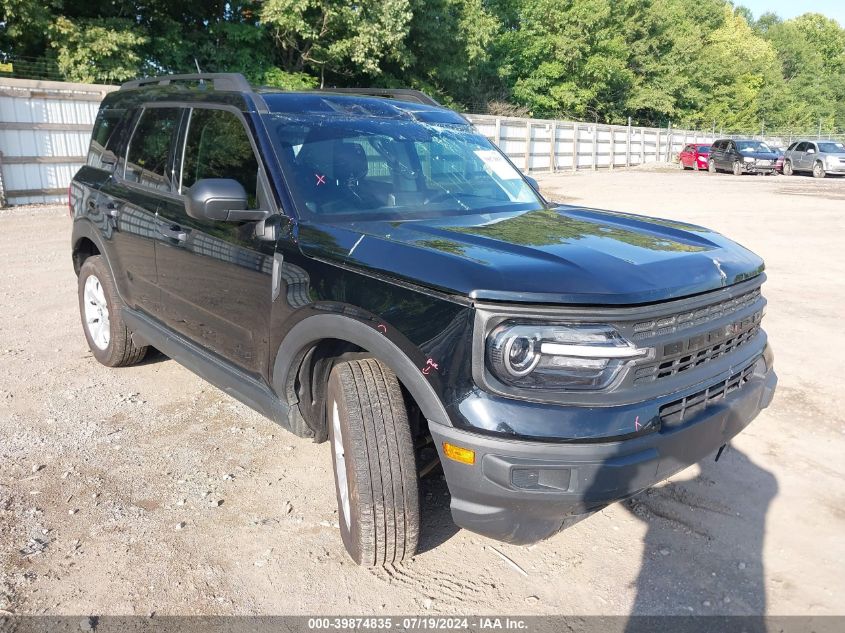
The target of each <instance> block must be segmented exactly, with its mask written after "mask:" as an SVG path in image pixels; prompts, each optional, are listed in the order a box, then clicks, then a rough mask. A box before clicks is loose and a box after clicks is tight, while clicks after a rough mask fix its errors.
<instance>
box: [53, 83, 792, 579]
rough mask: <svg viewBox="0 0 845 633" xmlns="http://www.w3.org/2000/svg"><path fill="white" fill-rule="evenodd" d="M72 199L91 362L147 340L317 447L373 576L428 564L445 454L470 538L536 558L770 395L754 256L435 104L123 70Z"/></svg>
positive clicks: (141, 348) (456, 512) (717, 439)
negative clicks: (567, 181)
mask: <svg viewBox="0 0 845 633" xmlns="http://www.w3.org/2000/svg"><path fill="white" fill-rule="evenodd" d="M69 206H70V211H71V215H72V218H73V243H72V247H73V266H74V269H75V270H76V273H77V275H78V279H79V307H80V312H81V315H82V324H83V329H84V332H85V336H86V338H87V340H88V344H89V346H90V348H91V352H92V353H93V355H94V357H95V358H96V359H97V360H99V361H100V362H101V363H103V364H105V365H107V366H110V367H118V366H126V365H130V364H132V363H135V362H137V361H139V360H140V359H141V358H142V357H143V356H144V354H145V352H146V350H147V347H148V346H154V347H155V348H157V349H158V350H160V351H161V352H162V353H164V354H166V355H167V356H169V357H171V358H173V359H175V360H176V361H178V362H179V363H181V364H183V365H185V366H186V367H188V368H189V369H191V370H193V371H194V372H196V373H198V374H199V375H200V376H202V377H204V378H205V379H207V380H208V381H210V382H211V383H213V384H215V385H217V386H218V387H220V388H221V389H223V390H224V391H225V392H226V393H229V394H230V395H232V396H234V397H235V398H237V399H239V400H241V401H242V402H244V403H246V404H247V405H249V406H250V407H253V408H254V409H256V410H258V411H259V412H261V413H263V414H264V415H266V416H267V417H268V418H270V419H271V420H274V421H275V422H277V423H279V424H280V425H282V426H283V427H285V428H287V429H288V430H290V431H292V432H293V433H295V434H296V435H298V436H301V437H307V438H312V439H313V440H314V441H315V442H323V441H326V440H328V441H329V444H330V446H331V452H332V458H333V464H334V474H335V488H336V494H337V502H338V514H339V524H340V532H341V536H342V539H343V542H344V544H345V546H346V548H347V550H348V552H349V554H350V555H351V557H352V558H353V559H354V560H355V561H357V562H358V563H361V564H366V565H376V564H383V563H388V562H392V561H398V560H401V559H405V558H408V557H410V556H411V555H413V553H414V551H415V548H416V546H417V541H418V535H419V526H420V509H419V502H418V477H419V473H420V472H427V471H429V470H431V467H433V466H435V465H436V461H435V460H437V459H439V461H440V463H441V464H442V468H443V472H444V474H445V478H446V483H447V485H448V488H449V491H450V494H451V511H452V516H453V518H454V521H455V522H456V523H457V524H458V525H459V526H462V527H464V528H467V529H469V530H473V531H475V532H478V533H481V534H483V535H487V536H489V537H492V538H494V539H500V540H503V541H507V542H511V543H530V542H534V541H537V540H540V539H543V538H545V537H548V536H550V535H552V534H555V533H556V532H558V531H559V530H561V529H562V528H564V527H566V526H567V525H570V524H571V523H573V522H574V521H576V520H578V519H579V518H581V517H583V516H586V515H588V514H589V513H592V512H594V511H596V510H598V509H600V508H602V507H604V506H606V505H608V504H610V503H612V502H614V501H617V500H619V499H623V498H626V497H629V496H631V495H633V494H635V493H636V492H638V491H640V490H643V489H644V488H647V487H649V486H651V485H653V484H655V483H656V482H658V481H661V480H663V479H665V478H667V477H669V476H670V475H672V474H673V473H675V472H678V471H679V470H681V469H683V468H685V467H687V466H689V465H691V464H693V463H695V462H697V461H699V460H701V459H703V458H704V457H705V456H707V455H709V454H711V453H713V452H715V451H716V450H719V449H720V447H724V445H725V444H726V443H727V442H729V441H730V440H731V438H733V437H734V436H735V435H736V434H737V433H739V432H740V431H741V430H742V429H743V428H744V427H745V426H746V425H747V424H748V423H749V422H751V420H752V419H754V417H755V416H756V415H757V414H758V412H759V411H760V410H761V409H762V408H764V407H766V406H767V405H768V404H769V402H770V401H771V398H772V394H773V391H774V388H775V383H776V377H775V374H774V371H773V368H772V354H771V352H770V350H769V346H768V345H767V341H766V334H765V333H764V332H763V330H762V329H761V327H760V323H761V319H762V317H763V313H764V307H765V300H764V299H763V297H762V295H761V293H760V287H761V285H762V284H763V282H764V280H765V275H764V273H763V262H762V261H761V260H760V258H759V257H757V256H756V255H754V254H753V253H751V252H749V251H748V250H746V249H745V248H743V247H741V246H739V245H737V244H736V243H734V242H732V241H730V240H728V239H726V238H724V237H722V236H721V235H719V234H717V233H714V232H711V231H708V230H707V229H704V228H700V227H697V226H691V225H687V224H682V223H679V222H670V221H667V220H660V219H650V218H646V217H640V216H635V215H628V214H623V213H611V212H607V211H599V210H595V209H587V208H580V207H574V206H568V205H561V204H553V203H550V202H547V201H546V200H544V199H543V197H542V196H541V195H540V193H539V192H538V190H537V187H536V183H535V182H533V181H532V180H531V179H530V178H527V177H525V176H523V175H522V174H521V173H520V172H519V170H517V169H516V168H515V167H514V166H513V165H512V164H511V162H510V161H509V160H508V159H507V158H506V157H505V156H504V155H503V154H502V153H501V152H500V151H499V150H498V149H497V148H496V146H494V145H493V144H492V143H490V142H489V141H488V140H487V139H486V138H484V136H482V135H480V134H479V133H478V132H477V131H475V130H474V129H473V127H472V126H471V125H470V124H469V123H468V122H467V121H466V120H465V119H464V118H463V117H462V116H460V115H458V114H456V113H454V112H452V111H450V110H448V109H445V108H442V107H439V106H438V105H437V103H436V102H434V101H433V100H431V99H430V98H428V97H427V96H425V95H423V94H422V93H417V92H414V91H380V90H375V89H372V90H355V91H352V90H349V91H342V90H337V91H325V92H324V91H313V92H283V91H278V90H269V89H268V90H264V89H254V88H252V87H251V86H250V85H249V84H247V82H246V81H245V80H244V78H243V77H241V76H240V75H232V74H207V75H184V76H171V77H161V78H151V79H143V80H136V81H132V82H129V83H127V84H124V85H123V86H122V87H121V89H120V90H118V91H115V92H113V93H111V94H109V95H108V96H107V97H106V99H105V100H104V102H103V104H102V106H101V108H100V111H99V114H98V116H97V119H96V123H95V125H94V130H93V137H92V139H91V146H90V152H89V155H88V159H87V164H86V165H85V166H83V167H82V168H81V169H80V170H79V172H78V173H77V174H76V176H75V177H74V179H73V182H72V183H71V185H70V190H69ZM432 446H433V448H434V449H436V455H435V453H434V450H433V449H432ZM426 449H427V450H428V451H429V453H430V454H431V455H432V456H433V459H429V460H426V463H423V460H422V459H421V458H420V455H421V454H422V452H424V451H425V450H426Z"/></svg>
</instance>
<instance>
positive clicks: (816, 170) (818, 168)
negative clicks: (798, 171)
mask: <svg viewBox="0 0 845 633" xmlns="http://www.w3.org/2000/svg"><path fill="white" fill-rule="evenodd" d="M825 176H827V172H826V171H825V168H824V165H822V164H821V163H820V162H817V163H816V164H815V165H813V178H824V177H825Z"/></svg>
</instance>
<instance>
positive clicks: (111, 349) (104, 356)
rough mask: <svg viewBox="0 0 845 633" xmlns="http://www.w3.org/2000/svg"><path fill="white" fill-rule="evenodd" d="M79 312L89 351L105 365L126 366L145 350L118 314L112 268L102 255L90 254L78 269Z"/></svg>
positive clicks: (137, 360) (138, 357)
mask: <svg viewBox="0 0 845 633" xmlns="http://www.w3.org/2000/svg"><path fill="white" fill-rule="evenodd" d="M78 284H79V288H78V295H79V313H80V315H81V317H82V329H83V331H84V332H85V339H86V340H87V341H88V347H89V349H90V350H91V353H92V354H93V355H94V358H96V359H97V360H98V361H100V362H101V363H102V364H103V365H105V366H106V367H127V366H129V365H134V364H135V363H137V362H139V361H140V360H141V359H142V358H144V355H145V354H146V353H147V347H146V346H141V347H139V346H137V345H135V343H134V342H133V341H132V335H131V333H130V332H129V330H128V329H127V328H126V324H125V323H124V321H123V315H122V314H121V307H122V305H123V302H122V301H121V299H120V297H119V296H118V294H117V289H116V288H115V285H114V280H113V279H112V276H111V271H110V270H109V267H108V266H107V265H106V262H105V260H104V259H103V257H102V256H101V255H92V256H91V257H89V258H88V259H86V260H85V263H84V264H82V268H80V270H79V280H78Z"/></svg>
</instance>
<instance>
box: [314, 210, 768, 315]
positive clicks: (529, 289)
mask: <svg viewBox="0 0 845 633" xmlns="http://www.w3.org/2000/svg"><path fill="white" fill-rule="evenodd" d="M299 242H300V247H301V248H302V251H303V253H305V254H306V255H310V256H314V257H319V258H321V259H330V260H334V261H338V262H339V263H345V264H346V265H348V266H353V267H356V268H362V269H366V270H368V271H372V272H376V273H378V274H381V275H386V276H389V277H393V278H397V279H400V280H404V281H409V282H411V283H414V284H421V285H425V286H428V287H431V288H433V289H437V290H441V291H444V292H448V293H452V294H460V295H464V296H468V297H470V298H473V299H480V300H491V301H522V302H538V303H567V304H594V305H613V304H615V305H623V304H639V303H650V302H655V301H665V300H668V299H674V298H680V297H684V296H688V295H692V294H698V293H702V292H707V291H710V290H716V289H718V288H722V287H725V286H729V285H732V284H735V283H738V282H740V281H744V280H746V279H750V278H751V277H754V276H756V275H759V274H760V273H761V272H762V271H763V261H762V260H761V259H760V258H759V257H758V256H756V255H755V254H753V253H752V252H751V251H749V250H747V249H745V248H743V247H742V246H740V245H738V244H736V243H735V242H732V241H730V240H728V239H726V238H724V237H723V236H721V235H719V234H718V233H713V232H711V231H708V230H707V229H703V228H701V227H696V226H692V225H689V224H683V223H679V222H672V221H669V220H661V219H657V218H647V217H643V216H636V215H628V214H623V213H613V212H609V211H599V210H596V209H585V208H582V207H572V206H561V207H556V208H549V209H537V210H533V211H522V212H508V213H495V214H479V215H467V216H459V217H448V218H436V219H426V220H400V221H386V220H379V221H365V222H344V223H319V224H302V225H300V228H299Z"/></svg>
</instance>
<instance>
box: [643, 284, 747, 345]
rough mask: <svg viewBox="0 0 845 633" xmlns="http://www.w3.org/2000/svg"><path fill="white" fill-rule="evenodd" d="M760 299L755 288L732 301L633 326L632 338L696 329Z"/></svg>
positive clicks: (651, 336)
mask: <svg viewBox="0 0 845 633" xmlns="http://www.w3.org/2000/svg"><path fill="white" fill-rule="evenodd" d="M759 298H760V289H759V288H755V289H754V290H752V291H750V292H746V293H745V294H743V295H739V296H738V297H734V298H733V299H726V300H725V301H719V302H718V303H713V304H711V305H709V306H704V307H702V308H698V309H696V310H688V311H685V312H679V313H677V314H670V315H668V316H665V317H661V318H659V319H653V320H651V321H643V322H641V323H637V324H636V325H634V331H633V335H632V338H633V339H634V340H635V341H642V340H647V339H650V338H653V337H655V336H663V335H665V334H672V333H674V332H680V331H682V330H686V329H689V328H692V327H697V326H699V325H703V324H705V323H709V322H711V321H715V320H716V319H720V318H722V317H723V316H726V315H728V314H731V313H733V312H736V311H737V310H740V309H742V308H744V307H745V306H748V305H751V304H752V303H754V302H755V301H757V300H758V299H759Z"/></svg>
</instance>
